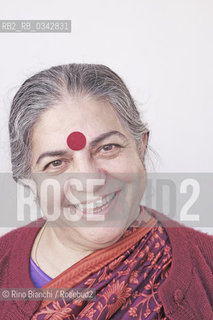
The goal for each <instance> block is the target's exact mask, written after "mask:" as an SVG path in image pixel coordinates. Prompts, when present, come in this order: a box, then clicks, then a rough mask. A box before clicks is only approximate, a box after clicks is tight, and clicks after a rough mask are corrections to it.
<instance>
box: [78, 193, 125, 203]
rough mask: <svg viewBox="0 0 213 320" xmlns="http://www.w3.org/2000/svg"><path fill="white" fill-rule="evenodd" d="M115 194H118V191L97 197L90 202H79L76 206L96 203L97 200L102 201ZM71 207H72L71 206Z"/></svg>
mask: <svg viewBox="0 0 213 320" xmlns="http://www.w3.org/2000/svg"><path fill="white" fill-rule="evenodd" d="M117 192H119V191H114V192H111V193H108V194H105V195H103V196H99V197H97V198H95V199H92V200H90V201H81V202H79V203H78V204H86V203H88V204H89V203H91V202H97V201H99V200H102V199H104V198H106V197H108V196H109V195H111V194H113V193H115V194H116V193H117ZM72 206H74V205H73V204H72Z"/></svg>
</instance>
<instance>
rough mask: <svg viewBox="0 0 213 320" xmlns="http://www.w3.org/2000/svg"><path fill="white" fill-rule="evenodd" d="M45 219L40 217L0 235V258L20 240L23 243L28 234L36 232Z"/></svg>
mask: <svg viewBox="0 0 213 320" xmlns="http://www.w3.org/2000/svg"><path fill="white" fill-rule="evenodd" d="M44 222H45V220H44V219H43V218H40V219H38V220H36V221H33V222H31V223H29V224H27V225H25V226H23V227H19V228H17V229H14V230H12V231H9V232H8V233H6V234H4V235H3V236H1V237H0V259H1V258H2V256H4V255H5V254H6V255H8V254H9V252H10V250H11V249H12V248H13V247H14V246H16V245H17V243H19V242H20V241H22V242H23V243H24V241H26V239H28V236H29V235H31V234H33V233H35V234H36V233H37V232H38V230H39V229H40V228H41V226H42V225H43V223H44Z"/></svg>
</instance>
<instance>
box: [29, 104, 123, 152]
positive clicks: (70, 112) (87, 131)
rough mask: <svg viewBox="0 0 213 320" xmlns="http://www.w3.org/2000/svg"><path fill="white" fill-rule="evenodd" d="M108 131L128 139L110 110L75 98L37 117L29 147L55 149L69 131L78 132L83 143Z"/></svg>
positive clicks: (64, 141)
mask: <svg viewBox="0 0 213 320" xmlns="http://www.w3.org/2000/svg"><path fill="white" fill-rule="evenodd" d="M110 130H117V131H120V132H121V133H123V134H125V135H126V136H128V132H127V131H126V129H125V128H124V126H123V125H122V124H121V121H120V119H119V118H118V116H117V114H116V112H115V111H114V109H113V108H112V106H111V105H110V104H108V103H106V102H102V101H96V100H93V99H91V98H90V99H89V98H75V99H72V100H68V101H66V102H64V103H60V104H57V105H54V106H52V107H51V108H49V109H48V110H47V111H45V112H44V113H42V114H41V117H40V118H39V120H38V121H37V123H36V124H35V126H34V128H33V131H32V147H35V146H38V145H39V147H41V148H42V149H43V148H46V147H54V148H55V147H56V145H57V146H60V147H62V145H58V144H61V143H64V147H65V145H66V138H67V136H68V135H69V134H70V133H71V132H73V131H80V132H82V133H83V134H84V135H85V136H86V139H87V141H89V140H91V139H93V138H94V137H95V136H97V135H99V134H102V133H105V132H107V131H110Z"/></svg>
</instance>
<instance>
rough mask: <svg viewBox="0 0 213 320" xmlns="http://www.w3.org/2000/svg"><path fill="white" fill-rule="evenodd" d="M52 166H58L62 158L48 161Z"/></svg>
mask: <svg viewBox="0 0 213 320" xmlns="http://www.w3.org/2000/svg"><path fill="white" fill-rule="evenodd" d="M50 164H51V165H52V166H53V167H59V166H60V165H61V164H62V160H54V161H52V162H51V163H50Z"/></svg>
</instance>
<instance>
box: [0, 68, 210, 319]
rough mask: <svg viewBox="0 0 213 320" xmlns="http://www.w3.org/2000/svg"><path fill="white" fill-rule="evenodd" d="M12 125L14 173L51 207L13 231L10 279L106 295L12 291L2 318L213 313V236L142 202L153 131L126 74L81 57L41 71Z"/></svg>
mask: <svg viewBox="0 0 213 320" xmlns="http://www.w3.org/2000/svg"><path fill="white" fill-rule="evenodd" d="M9 131H10V141H11V156H12V171H13V177H14V179H15V180H16V181H18V180H21V179H28V181H29V186H30V187H31V189H32V191H33V192H34V194H35V197H36V199H37V201H38V203H39V205H40V208H41V210H42V211H43V213H44V216H45V219H43V218H42V219H39V220H37V221H35V222H32V223H31V224H30V225H27V226H25V227H22V228H19V229H17V230H14V231H12V232H10V233H8V234H6V235H4V236H3V237H2V238H1V240H0V248H1V249H0V259H1V260H0V268H1V280H0V283H1V288H33V287H36V288H42V290H43V289H45V288H46V289H47V288H49V289H51V288H58V289H60V288H66V289H67V291H69V289H71V288H72V289H73V288H75V289H79V290H80V289H82V288H85V289H86V288H87V289H89V288H92V289H93V290H95V293H96V296H95V299H94V300H85V299H81V300H78V299H69V298H68V299H67V298H65V297H63V296H62V297H60V298H58V299H56V300H54V299H52V300H51V299H49V300H45V299H44V300H43V301H33V300H32V299H31V300H30V299H29V300H22V301H7V300H5V301H2V302H1V319H33V320H41V319H79V320H80V319H171V320H176V319H178V320H179V319H181V320H184V319H187V320H188V319H213V312H212V307H213V281H212V270H213V250H212V249H213V240H212V237H210V236H208V235H206V234H202V233H201V232H198V231H195V230H193V229H190V228H186V227H184V226H182V225H180V224H178V223H176V222H174V221H172V220H169V219H167V218H166V217H165V216H164V215H163V214H160V213H158V212H156V211H154V210H151V209H149V208H146V207H143V206H141V205H140V202H141V199H142V197H143V193H144V189H145V183H146V169H145V165H144V160H145V155H146V150H147V145H148V134H149V132H148V129H147V127H146V125H145V124H144V123H143V122H142V121H141V119H140V116H139V112H138V110H137V108H136V106H135V103H134V100H133V99H132V97H131V95H130V93H129V91H128V89H127V87H126V86H125V84H124V83H123V81H122V80H121V78H120V77H119V76H118V75H117V74H115V73H114V72H113V71H112V70H110V69H109V68H108V67H106V66H103V65H92V64H70V65H63V66H57V67H52V68H50V69H48V70H44V71H42V72H40V73H38V74H36V75H34V76H32V77H31V78H29V79H27V80H26V81H25V82H24V83H23V85H22V86H21V88H20V89H19V90H18V92H17V93H16V95H15V97H14V99H13V103H12V107H11V113H10V120H9ZM25 181H26V180H25ZM48 183H50V184H51V187H52V189H51V188H49V189H48ZM51 190H54V191H51Z"/></svg>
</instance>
